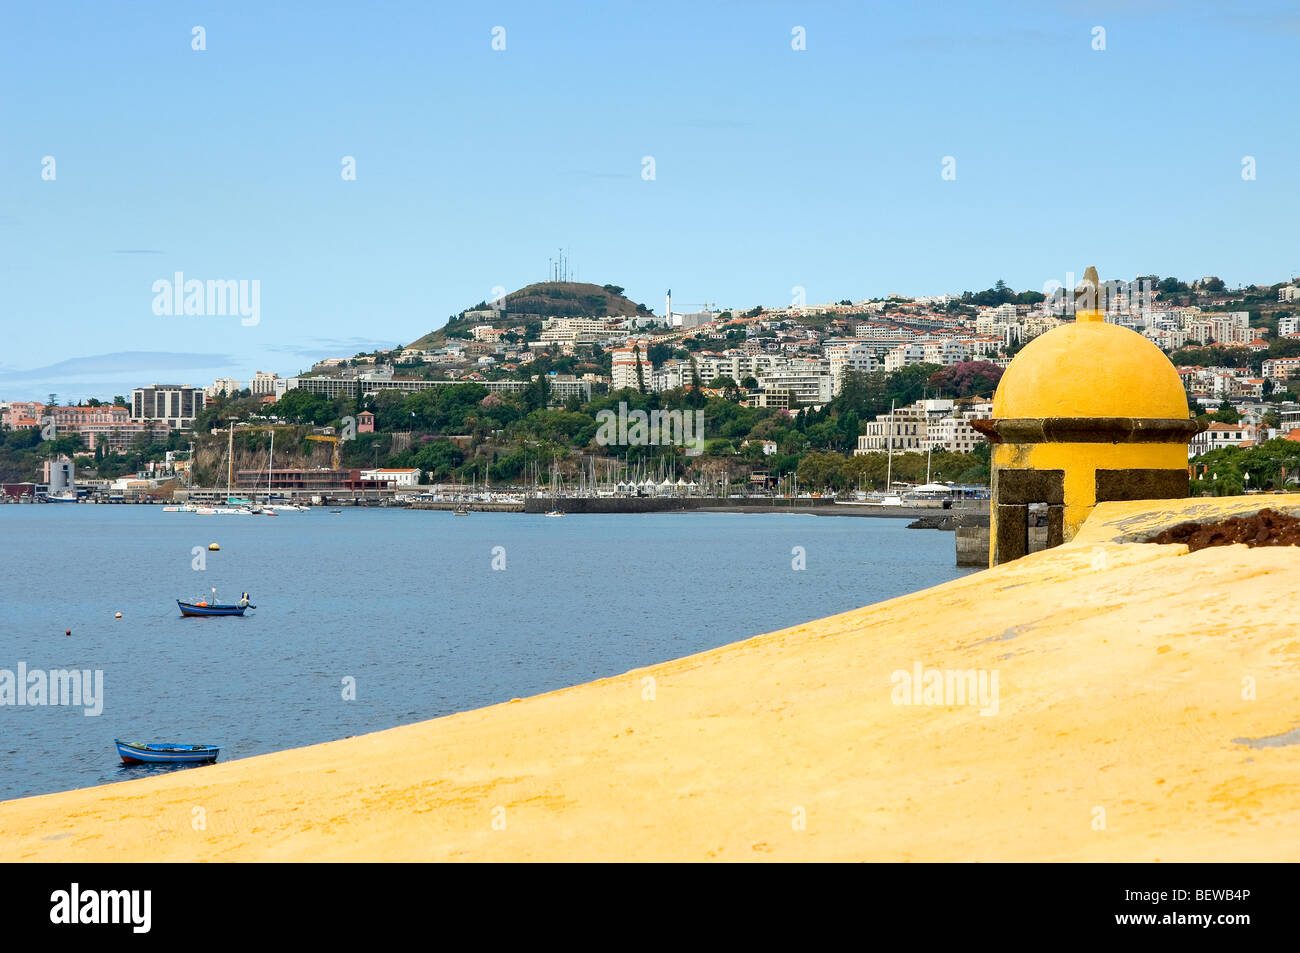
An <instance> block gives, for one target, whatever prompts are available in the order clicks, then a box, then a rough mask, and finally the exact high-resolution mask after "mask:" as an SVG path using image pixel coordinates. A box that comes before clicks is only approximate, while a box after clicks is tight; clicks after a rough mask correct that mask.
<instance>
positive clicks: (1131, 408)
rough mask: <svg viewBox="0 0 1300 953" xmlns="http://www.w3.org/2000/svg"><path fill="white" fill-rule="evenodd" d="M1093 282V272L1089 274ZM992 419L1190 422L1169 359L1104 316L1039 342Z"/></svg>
mask: <svg viewBox="0 0 1300 953" xmlns="http://www.w3.org/2000/svg"><path fill="white" fill-rule="evenodd" d="M1089 275H1090V277H1091V278H1092V280H1094V281H1095V280H1096V272H1095V271H1094V270H1092V269H1089ZM993 416H994V417H995V418H1006V417H1163V418H1179V419H1183V420H1185V419H1187V416H1188V408H1187V393H1186V391H1185V390H1184V389H1183V382H1182V379H1181V378H1180V377H1179V376H1178V371H1177V370H1176V369H1175V368H1174V365H1173V364H1171V363H1170V362H1169V358H1167V357H1165V355H1164V354H1163V353H1162V352H1161V350H1160V349H1159V348H1158V347H1156V346H1155V345H1154V344H1153V343H1151V341H1149V340H1147V339H1146V338H1144V337H1143V336H1142V335H1140V334H1137V333H1136V332H1134V331H1130V330H1129V329H1128V328H1123V327H1120V326H1119V325H1117V324H1107V323H1106V322H1105V320H1104V317H1103V315H1102V312H1101V311H1095V310H1089V311H1080V312H1078V318H1077V320H1075V321H1074V322H1073V323H1071V324H1066V325H1062V326H1061V327H1058V328H1054V329H1053V330H1051V331H1048V332H1047V333H1046V334H1043V335H1040V336H1039V337H1036V338H1034V340H1032V341H1030V342H1029V343H1028V344H1027V345H1025V347H1024V349H1023V350H1022V351H1021V352H1020V353H1019V354H1017V355H1016V357H1015V359H1014V360H1013V361H1012V362H1011V366H1010V367H1008V368H1007V370H1006V373H1005V374H1003V375H1002V380H1001V382H1000V383H999V384H998V389H997V393H996V394H994V395H993Z"/></svg>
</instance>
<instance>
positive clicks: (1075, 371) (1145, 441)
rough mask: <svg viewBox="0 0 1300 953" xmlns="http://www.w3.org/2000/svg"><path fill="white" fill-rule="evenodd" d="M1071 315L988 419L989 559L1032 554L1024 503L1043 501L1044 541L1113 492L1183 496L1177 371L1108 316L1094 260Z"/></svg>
mask: <svg viewBox="0 0 1300 953" xmlns="http://www.w3.org/2000/svg"><path fill="white" fill-rule="evenodd" d="M1079 291H1080V292H1081V297H1080V299H1079V301H1080V304H1081V308H1080V310H1078V311H1077V313H1076V319H1075V321H1074V322H1073V323H1071V324H1067V325H1063V326H1061V327H1059V328H1055V329H1053V330H1051V331H1049V332H1047V333H1046V334H1044V335H1042V336H1040V337H1038V338H1035V339H1034V340H1033V341H1031V342H1030V343H1029V344H1028V345H1026V346H1025V348H1024V350H1022V351H1021V352H1020V353H1019V354H1018V355H1017V356H1016V358H1015V360H1014V361H1012V362H1011V366H1010V367H1008V368H1007V371H1006V373H1005V374H1004V375H1003V377H1002V381H1001V383H1000V384H999V385H998V389H997V393H996V394H995V395H994V397H993V418H992V420H988V421H976V422H975V425H976V426H977V428H978V429H979V430H981V431H982V432H983V433H984V434H985V435H986V436H987V437H988V438H989V439H990V440H991V441H992V442H993V444H994V448H993V458H992V460H993V474H992V478H993V479H992V483H993V503H992V509H991V514H990V534H989V535H990V540H989V564H990V565H997V564H999V563H1003V562H1007V561H1008V560H1011V559H1017V558H1019V557H1020V556H1023V555H1025V554H1026V553H1027V552H1028V551H1029V541H1028V540H1029V507H1030V506H1032V505H1035V504H1042V505H1044V506H1045V507H1046V510H1047V518H1048V522H1047V544H1048V546H1056V545H1059V544H1060V543H1063V542H1066V541H1068V540H1070V539H1072V538H1073V537H1074V534H1075V533H1076V532H1077V531H1078V529H1079V527H1080V526H1081V525H1083V521H1084V520H1085V519H1087V517H1088V514H1089V513H1091V512H1092V508H1093V507H1094V506H1095V505H1096V504H1097V503H1099V502H1104V501H1108V500H1141V499H1176V498H1181V497H1185V496H1186V495H1187V490H1188V485H1187V442H1188V440H1190V439H1191V437H1192V435H1193V434H1195V433H1196V432H1197V431H1198V430H1199V429H1200V426H1199V425H1198V424H1197V423H1196V421H1194V420H1191V419H1189V414H1188V408H1187V396H1186V392H1185V391H1184V389H1183V384H1182V381H1181V379H1180V378H1179V376H1178V371H1177V370H1175V369H1174V366H1173V365H1172V364H1171V363H1169V359H1168V358H1167V357H1165V355H1164V354H1163V353H1161V351H1160V349H1159V348H1157V347H1156V346H1155V345H1154V344H1152V343H1151V342H1150V341H1148V340H1147V339H1146V338H1144V337H1142V336H1141V335H1140V334H1137V333H1135V332H1133V331H1130V330H1129V329H1128V328H1123V327H1120V326H1119V325H1117V324H1107V323H1106V321H1105V314H1104V312H1103V310H1102V308H1103V305H1104V302H1103V301H1102V300H1101V298H1102V294H1101V291H1102V289H1101V285H1100V283H1099V281H1098V278H1097V269H1095V268H1089V269H1088V270H1087V272H1086V273H1085V276H1084V280H1083V283H1082V284H1081V285H1080V288H1079Z"/></svg>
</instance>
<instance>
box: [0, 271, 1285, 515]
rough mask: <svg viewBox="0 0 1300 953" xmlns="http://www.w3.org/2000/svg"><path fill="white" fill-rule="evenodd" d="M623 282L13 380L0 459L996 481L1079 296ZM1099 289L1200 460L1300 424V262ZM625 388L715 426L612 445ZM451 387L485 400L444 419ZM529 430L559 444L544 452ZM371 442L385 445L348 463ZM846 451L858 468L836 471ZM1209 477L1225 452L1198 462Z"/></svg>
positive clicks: (759, 479)
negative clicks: (275, 443)
mask: <svg viewBox="0 0 1300 953" xmlns="http://www.w3.org/2000/svg"><path fill="white" fill-rule="evenodd" d="M1117 284H1118V283H1117ZM622 291H623V289H622V288H620V287H618V286H614V285H604V286H594V285H577V284H574V283H564V282H550V283H542V284H540V285H534V286H529V287H528V288H526V289H522V290H521V291H519V292H516V293H514V294H513V295H508V296H503V297H502V298H501V299H499V300H497V301H494V302H493V303H491V304H488V303H487V302H483V303H482V304H481V305H480V306H478V307H476V308H472V309H469V310H467V311H465V312H462V313H461V314H459V315H454V316H452V318H451V319H450V320H449V321H448V323H447V325H446V326H445V327H444V328H441V329H439V330H438V331H436V332H433V333H431V334H429V335H426V336H425V337H424V338H421V339H420V340H419V341H417V342H415V343H414V344H412V345H410V346H406V347H401V348H393V349H390V350H377V351H374V352H371V353H360V354H354V355H351V356H336V357H330V358H326V359H323V360H320V361H319V362H317V363H316V364H315V365H313V366H312V367H311V368H309V369H306V370H303V371H300V372H299V373H296V374H293V375H291V376H281V375H280V374H279V373H275V372H263V371H258V372H257V373H256V374H254V376H253V377H252V378H251V379H250V380H248V381H240V380H235V379H231V378H219V379H216V380H214V381H212V382H211V383H209V384H206V385H191V384H159V383H143V382H142V383H141V385H140V386H139V387H136V388H134V389H132V391H131V393H130V394H129V396H127V395H119V396H117V397H115V398H114V399H113V400H111V401H101V400H98V399H87V400H83V401H80V402H78V403H75V404H72V403H61V402H59V401H58V400H57V396H56V395H51V396H50V397H49V398H48V399H47V400H45V401H41V400H35V399H14V400H7V401H0V433H3V435H4V440H5V442H4V445H3V449H4V451H5V453H6V457H5V459H4V460H3V461H0V463H5V464H8V465H7V466H6V467H5V469H4V472H3V473H0V482H3V484H4V486H5V495H6V496H7V497H9V498H24V497H30V498H38V497H40V496H42V495H48V494H49V493H50V492H52V488H55V489H57V488H60V485H59V484H58V483H57V481H52V478H51V473H50V468H51V462H53V464H54V466H55V469H56V470H57V469H58V468H59V467H60V466H63V467H69V466H75V467H76V468H77V469H78V470H80V471H81V472H82V474H83V480H82V483H83V486H84V485H85V481H86V478H87V476H88V477H89V478H91V480H92V482H93V481H94V480H98V485H99V487H100V488H101V489H104V488H115V489H116V490H117V491H118V492H117V493H116V496H118V497H120V498H124V497H125V496H127V495H130V494H131V493H133V492H135V491H139V490H141V489H144V490H153V489H156V488H157V487H159V486H166V485H184V486H187V487H188V486H193V485H195V483H196V481H197V480H202V481H206V482H207V483H208V484H209V485H213V486H215V485H217V484H218V483H219V482H220V480H219V479H218V478H219V477H221V476H222V475H223V473H222V472H220V471H219V470H214V471H213V472H208V473H199V472H196V471H197V469H198V467H197V465H196V464H195V463H194V462H193V461H194V458H195V454H194V453H193V447H194V444H195V443H196V442H197V443H199V444H203V443H204V442H205V441H207V442H208V443H212V442H214V441H215V442H216V443H217V444H219V443H220V440H219V439H218V438H221V437H222V436H223V435H224V434H225V430H224V429H223V427H224V426H225V423H226V421H228V420H230V419H231V418H235V419H237V420H238V422H239V423H238V426H239V429H240V432H241V434H243V433H244V432H245V431H247V430H249V428H253V429H256V428H257V427H259V426H265V427H274V426H277V425H296V426H299V427H302V428H304V432H303V433H302V434H301V436H302V437H304V438H305V440H299V441H297V443H298V447H297V450H298V452H295V451H294V450H291V448H290V447H289V446H287V445H286V446H283V447H282V452H283V453H285V454H287V455H288V456H290V457H295V458H296V460H297V462H296V463H293V464H286V465H284V466H283V467H282V468H281V471H282V472H280V471H277V472H272V471H273V470H274V467H273V464H272V461H270V460H268V461H267V463H266V464H265V465H264V466H260V467H259V466H252V465H248V466H241V467H240V468H239V470H238V473H235V472H234V471H235V467H234V464H233V461H232V460H227V463H228V464H230V466H229V467H228V469H229V470H230V471H231V472H230V473H229V474H228V477H229V481H230V482H231V484H232V486H240V485H244V486H251V485H256V484H258V483H261V484H265V485H267V486H268V487H269V488H274V489H284V490H295V489H296V490H302V489H305V488H312V489H316V490H321V489H324V490H330V489H351V490H360V489H388V490H394V489H398V488H402V489H406V488H410V487H413V486H420V485H422V484H433V483H443V484H448V483H449V484H458V483H464V482H466V481H468V480H474V481H476V482H482V483H483V484H485V485H492V484H498V483H500V484H505V485H509V486H512V487H516V488H517V487H519V486H524V485H529V484H532V485H540V484H541V483H543V482H545V483H547V484H550V483H551V482H552V479H554V478H556V477H555V474H552V472H551V471H552V470H556V472H557V473H558V474H559V475H560V476H565V475H567V476H568V477H570V478H571V479H577V478H581V479H582V481H583V482H584V483H585V484H589V485H591V486H595V485H596V484H598V483H600V482H601V480H600V477H601V474H602V473H603V475H604V476H605V477H607V480H606V482H607V483H608V484H609V485H610V486H611V487H613V486H618V485H621V486H622V487H623V488H624V489H625V490H626V488H627V487H629V486H631V485H632V484H633V482H634V481H635V485H636V486H637V487H638V488H640V487H643V486H645V485H647V484H651V485H653V486H654V487H656V488H658V487H660V486H663V485H664V484H665V483H667V484H669V485H671V486H672V487H674V488H676V487H677V486H678V481H681V485H682V486H684V487H687V488H690V487H696V488H700V487H705V486H708V487H710V488H712V490H711V492H716V491H717V485H718V484H719V483H723V484H724V485H723V487H722V489H735V488H736V487H737V486H740V487H741V488H743V489H744V490H745V491H746V492H749V491H751V490H760V491H762V492H770V493H774V492H778V491H781V490H782V489H783V488H784V489H785V490H786V491H788V490H789V489H792V488H793V487H794V486H795V481H796V480H797V479H798V478H799V476H800V470H801V467H802V468H803V475H804V476H805V477H806V478H808V479H812V480H814V481H818V480H820V483H821V485H815V486H809V485H808V483H807V482H806V480H805V482H804V486H805V488H806V489H808V490H816V491H821V492H828V493H835V492H847V491H849V490H853V489H856V490H858V491H861V490H864V489H868V490H876V489H879V490H882V491H884V492H891V491H892V490H893V487H892V486H885V485H883V483H885V482H892V481H891V478H892V476H893V475H896V474H895V473H894V472H893V467H892V459H891V466H890V467H889V468H888V470H889V476H885V475H883V474H880V473H877V472H876V469H873V468H871V467H870V466H868V465H867V463H866V462H865V461H864V462H863V463H862V464H861V465H856V466H853V465H850V464H851V458H852V457H862V456H872V455H888V456H890V457H891V458H892V456H893V455H895V454H897V455H899V456H900V457H901V458H909V455H911V456H910V458H911V459H912V460H913V463H914V465H913V467H912V469H913V470H915V469H916V466H917V464H915V461H916V460H919V459H920V458H921V457H927V458H930V457H932V456H933V455H934V454H936V453H938V454H949V455H954V457H953V459H952V460H949V461H948V468H947V469H948V473H949V474H950V475H951V476H952V477H957V475H958V474H957V473H955V472H953V467H954V466H958V464H964V465H961V466H960V467H959V469H960V470H961V471H962V474H961V478H962V479H963V480H966V481H974V482H979V481H980V479H981V471H982V470H984V471H986V465H987V447H986V446H985V444H986V440H985V437H984V436H983V435H982V434H981V433H980V432H979V431H978V430H977V429H976V428H975V427H974V426H972V423H971V422H972V421H973V420H978V419H980V418H987V417H989V416H991V414H992V409H993V408H992V400H991V398H992V395H993V391H994V389H995V387H996V384H997V380H998V378H999V376H1000V374H1001V371H1002V369H1004V368H1005V367H1006V366H1007V365H1008V364H1009V363H1010V361H1011V359H1012V358H1013V357H1014V356H1015V355H1016V354H1017V353H1018V352H1019V350H1020V349H1022V348H1023V347H1025V346H1026V345H1027V344H1028V343H1029V342H1030V341H1032V340H1033V339H1034V338H1036V337H1038V336H1039V335H1041V334H1043V333H1045V332H1046V331H1049V330H1051V329H1052V328H1054V327H1057V326H1058V325H1060V324H1062V323H1064V322H1066V321H1069V320H1071V317H1072V315H1071V313H1070V310H1071V307H1072V304H1073V302H1072V299H1071V298H1070V297H1069V296H1065V297H1063V296H1062V295H1061V294H1060V293H1059V292H1053V290H1052V289H1050V288H1049V289H1048V290H1046V291H1045V292H1041V293H1040V292H1019V293H1016V292H1013V291H1012V290H1010V289H1009V288H1007V287H1006V286H1005V285H1004V284H1003V283H1002V282H998V283H997V284H996V285H995V286H994V287H993V288H990V289H988V290H987V291H984V292H975V293H972V292H966V293H964V294H962V295H951V294H943V295H935V296H928V297H908V296H903V295H890V296H887V297H885V298H883V299H876V300H867V301H858V302H852V301H849V300H847V299H846V300H841V301H838V302H831V303H825V304H820V305H805V304H802V303H798V304H792V305H788V306H784V307H775V308H773V307H761V306H760V307H754V308H752V309H748V310H744V311H740V310H718V309H717V308H716V307H715V306H712V304H711V303H710V304H709V306H708V307H704V308H702V309H700V310H695V311H690V312H682V311H678V310H675V309H674V307H673V302H672V296H671V292H670V293H669V294H668V295H667V296H666V299H665V309H664V314H663V315H655V314H654V313H653V312H652V311H651V310H650V309H649V308H647V307H645V306H644V305H634V304H633V303H632V302H630V301H628V300H627V299H626V298H624V297H623V296H622ZM1100 293H1105V294H1106V299H1105V309H1104V310H1105V312H1106V320H1107V321H1109V322H1112V323H1115V324H1119V325H1121V326H1124V327H1127V328H1130V329H1131V330H1133V331H1135V332H1137V333H1139V334H1141V335H1143V336H1144V337H1146V338H1147V339H1149V340H1150V341H1152V342H1153V343H1154V344H1156V345H1157V346H1158V347H1159V348H1161V349H1162V350H1163V351H1165V352H1166V353H1167V354H1168V355H1169V356H1170V357H1171V360H1172V361H1173V362H1174V364H1175V366H1176V367H1177V369H1178V372H1179V374H1180V376H1181V377H1182V379H1183V382H1184V386H1185V388H1186V390H1187V393H1188V396H1189V403H1190V405H1191V406H1192V407H1193V408H1194V412H1198V413H1200V414H1202V415H1203V416H1204V417H1205V418H1206V421H1207V424H1208V426H1207V427H1206V429H1205V430H1204V431H1203V432H1201V433H1199V434H1197V435H1196V437H1195V438H1193V440H1192V441H1191V444H1190V446H1189V448H1188V456H1189V460H1193V459H1196V458H1199V457H1202V456H1203V455H1205V454H1208V453H1213V452H1214V451H1219V450H1224V449H1229V448H1235V449H1236V450H1239V451H1240V450H1247V449H1250V448H1254V447H1258V446H1261V445H1263V444H1265V443H1267V442H1268V441H1270V440H1279V439H1281V440H1286V441H1292V442H1300V402H1298V399H1297V393H1298V392H1300V284H1297V283H1295V282H1294V281H1293V282H1286V283H1280V284H1278V285H1274V286H1271V287H1256V286H1249V287H1247V288H1242V289H1227V288H1225V287H1224V285H1223V282H1222V281H1220V280H1219V279H1217V278H1214V277H1208V278H1203V279H1201V280H1199V281H1197V282H1194V283H1192V284H1190V285H1188V284H1184V283H1182V282H1179V281H1177V280H1176V279H1168V278H1167V279H1164V280H1161V279H1159V278H1158V277H1157V276H1148V277H1144V278H1138V279H1135V280H1134V281H1133V282H1130V283H1126V284H1125V285H1124V286H1122V287H1118V288H1114V289H1110V288H1108V289H1100V290H1099V294H1100ZM521 303H522V306H523V307H528V308H531V309H534V310H527V311H526V310H522V307H521ZM1097 371H1098V369H1096V368H1089V367H1079V368H1077V369H1073V372H1074V373H1078V374H1081V375H1088V374H1094V373H1097ZM420 395H425V396H424V397H421V396H420ZM439 395H441V396H439ZM618 399H621V400H623V401H624V402H625V403H628V402H630V404H629V405H636V406H639V407H643V408H645V409H646V410H647V411H654V410H656V409H658V408H669V407H672V406H678V405H681V406H687V405H689V406H692V407H698V408H704V409H705V419H706V420H708V419H709V418H712V423H713V425H712V426H707V425H706V428H705V429H706V436H707V438H708V439H707V441H706V442H705V443H704V444H703V445H702V446H701V447H699V448H697V449H696V451H695V452H694V453H691V454H683V453H681V452H675V453H674V452H671V451H681V449H682V448H672V447H666V448H658V452H657V455H652V457H653V458H648V457H646V456H645V455H644V454H641V455H638V454H636V453H633V452H628V450H627V448H624V449H623V450H622V451H620V450H619V449H618V448H613V447H605V446H599V445H598V442H597V441H596V440H595V439H594V437H593V435H591V434H587V433H585V432H584V428H583V426H581V423H582V421H580V420H578V419H577V418H579V417H585V419H587V420H594V417H595V415H596V414H597V413H598V412H599V411H600V410H601V409H602V408H608V407H612V406H615V404H616V402H617V400H618ZM438 402H443V403H447V402H451V403H456V402H459V403H465V404H466V406H467V408H468V409H467V410H465V411H464V412H460V413H453V414H451V415H450V416H448V415H445V414H444V415H442V417H441V419H439V413H440V411H435V410H434V409H433V408H434V407H435V404H437V403H438ZM728 405H730V406H731V407H732V408H734V409H733V410H726V409H725V407H726V406H728ZM426 410H427V411H428V413H426ZM548 415H551V416H548ZM555 415H559V416H555ZM564 415H571V417H570V418H567V419H566V418H565V417H564ZM530 420H531V421H532V425H529V424H528V421H530ZM557 422H558V423H559V424H562V426H559V429H558V431H557V429H556V425H557ZM588 429H590V428H588ZM232 431H233V428H232ZM306 431H310V433H307V432H306ZM24 434H25V435H24ZM36 434H39V439H38V438H36V437H35V435H36ZM381 435H386V437H385V441H384V442H383V444H382V445H381V444H380V442H379V441H378V438H379V437H380V436H381ZM312 440H315V441H318V442H317V443H316V444H312V443H309V442H307V441H312ZM331 442H332V444H333V446H332V448H331V447H330V443H331ZM348 442H353V443H354V446H351V447H347V446H345V445H346V444H347V443H348ZM38 443H39V445H41V446H40V447H38ZM528 446H540V447H541V449H538V450H537V451H536V452H534V453H532V454H531V455H530V453H529V451H528V449H527V447H528ZM232 448H233V442H232ZM316 449H320V450H322V451H325V452H329V453H330V454H331V459H330V461H329V464H328V465H326V463H325V461H324V460H321V459H315V458H310V457H311V454H310V453H307V451H314V450H316ZM46 451H48V452H46ZM344 451H346V452H344ZM361 451H364V453H365V454H366V456H367V457H368V460H369V462H370V463H371V466H369V467H366V466H363V465H360V464H359V463H357V462H356V461H355V460H354V461H352V463H353V465H349V466H344V465H343V464H344V462H346V461H345V459H344V458H345V457H348V456H352V457H354V458H355V456H356V455H357V453H358V452H361ZM24 452H25V453H26V456H25V458H23V463H22V464H16V463H15V461H16V460H18V459H19V458H20V457H21V456H22V454H23V453H24ZM810 455H812V457H813V458H814V459H813V460H812V462H811V464H810V463H809V457H810ZM818 455H821V456H820V457H818ZM828 455H829V456H833V457H835V460H834V461H833V462H834V463H835V464H836V466H838V467H839V468H840V470H842V471H843V472H839V471H836V472H834V473H832V474H831V475H827V472H828V471H827V469H826V462H827V459H829V456H828ZM309 458H310V459H309ZM548 458H549V459H548ZM823 458H825V459H823ZM954 460H956V461H958V463H954V462H953V461H954ZM38 461H39V465H40V472H39V473H37V472H35V467H36V465H37V463H38ZM74 461H75V463H74ZM114 461H116V462H117V464H118V465H117V466H115V465H114ZM511 461H513V463H511ZM128 462H129V463H134V464H136V465H135V466H133V467H128V466H126V464H127V463H128ZM241 462H242V461H241ZM928 462H931V461H928V460H927V463H928ZM381 464H383V465H381ZM552 464H555V466H552ZM23 466H25V468H26V469H25V472H15V471H16V469H20V468H22V467H23ZM115 469H116V470H120V471H122V472H116V473H115V472H113V471H114V470H115ZM127 470H129V471H130V472H126V471H127ZM926 470H927V473H926V476H927V478H932V477H933V473H932V471H931V468H930V467H929V466H927V467H926ZM100 471H104V472H102V473H101V472H100ZM899 472H902V473H908V472H909V470H908V467H907V466H906V465H904V466H902V467H901V469H900V471H899ZM105 473H107V474H108V476H110V477H111V478H112V480H111V482H110V481H107V480H105V479H103V477H104V476H105ZM720 473H725V475H724V476H721V475H719V474H720ZM911 475H912V476H915V475H916V474H914V473H912V474H911ZM1189 476H1190V477H1191V478H1193V479H1196V478H1199V477H1205V478H1208V477H1209V474H1208V472H1198V471H1197V470H1196V469H1195V467H1189ZM787 477H788V478H789V485H788V487H787V486H786V485H785V484H784V483H783V480H785V478H787ZM1242 478H1243V481H1244V480H1248V477H1246V476H1244V474H1243V475H1242ZM1282 479H1283V481H1284V482H1285V481H1286V479H1287V476H1283V477H1282ZM925 482H927V483H928V482H930V480H929V479H926V481H925ZM64 488H65V487H64ZM65 489H66V488H65ZM1203 489H1205V488H1203ZM1224 489H1225V491H1226V489H1227V487H1225V488H1224ZM699 492H704V491H703V490H699Z"/></svg>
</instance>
